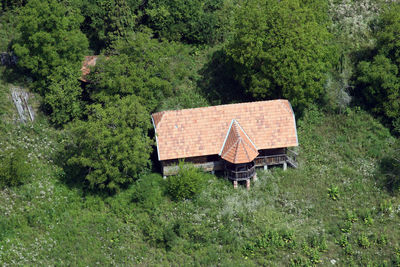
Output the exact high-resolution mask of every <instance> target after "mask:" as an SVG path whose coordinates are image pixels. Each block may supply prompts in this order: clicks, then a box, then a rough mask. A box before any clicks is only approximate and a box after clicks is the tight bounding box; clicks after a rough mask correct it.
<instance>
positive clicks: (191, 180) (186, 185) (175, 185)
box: [167, 162, 207, 200]
mask: <svg viewBox="0 0 400 267" xmlns="http://www.w3.org/2000/svg"><path fill="white" fill-rule="evenodd" d="M206 180H207V176H206V175H205V174H204V173H202V172H201V170H199V169H198V168H196V167H194V166H193V165H188V164H185V163H184V162H180V163H179V173H178V174H177V175H175V176H171V177H169V178H168V182H167V192H168V194H169V196H170V197H171V198H172V199H174V200H183V199H192V198H194V197H195V196H196V195H197V194H199V193H200V192H201V190H202V189H203V186H204V183H205V182H206Z"/></svg>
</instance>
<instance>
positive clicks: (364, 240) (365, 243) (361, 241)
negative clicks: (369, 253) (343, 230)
mask: <svg viewBox="0 0 400 267" xmlns="http://www.w3.org/2000/svg"><path fill="white" fill-rule="evenodd" d="M358 245H359V246H360V247H362V248H369V246H371V242H370V241H369V239H368V237H367V236H366V235H365V234H364V233H363V234H361V235H360V236H359V237H358Z"/></svg>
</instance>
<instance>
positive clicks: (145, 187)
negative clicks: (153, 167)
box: [132, 174, 165, 210]
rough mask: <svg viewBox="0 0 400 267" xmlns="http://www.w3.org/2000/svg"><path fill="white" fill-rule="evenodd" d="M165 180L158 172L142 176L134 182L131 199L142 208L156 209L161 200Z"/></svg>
mask: <svg viewBox="0 0 400 267" xmlns="http://www.w3.org/2000/svg"><path fill="white" fill-rule="evenodd" d="M164 184H165V182H164V180H163V178H162V177H161V176H160V175H159V174H150V175H145V176H142V177H141V178H140V179H139V180H138V181H136V183H135V184H134V191H133V196H132V199H133V201H134V202H137V203H138V204H140V206H142V207H143V208H144V209H149V210H151V209H156V208H157V207H158V206H159V205H160V204H161V202H162V201H163V196H164V191H165V188H164V187H165V185H164Z"/></svg>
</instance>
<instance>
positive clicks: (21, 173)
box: [0, 149, 31, 187]
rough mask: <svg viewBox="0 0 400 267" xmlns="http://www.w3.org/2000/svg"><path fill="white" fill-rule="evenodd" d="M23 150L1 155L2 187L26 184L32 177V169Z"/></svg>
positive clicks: (0, 185) (0, 172)
mask: <svg viewBox="0 0 400 267" xmlns="http://www.w3.org/2000/svg"><path fill="white" fill-rule="evenodd" d="M25 155H26V153H25V152H24V151H23V150H22V149H15V150H12V151H8V152H7V154H6V155H0V187H3V186H18V185H21V184H24V183H25V182H26V181H27V180H28V178H29V176H30V174H31V173H30V168H29V165H28V163H27V162H26V158H25Z"/></svg>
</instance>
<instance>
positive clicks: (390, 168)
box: [378, 141, 400, 193]
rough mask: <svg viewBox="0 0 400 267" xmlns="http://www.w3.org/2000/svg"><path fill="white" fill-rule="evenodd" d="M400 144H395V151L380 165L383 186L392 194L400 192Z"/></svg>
mask: <svg viewBox="0 0 400 267" xmlns="http://www.w3.org/2000/svg"><path fill="white" fill-rule="evenodd" d="M399 151H400V142H399V141H397V142H396V143H395V144H394V150H393V151H392V152H390V153H388V154H387V155H385V157H384V158H382V159H381V161H380V164H379V170H378V176H379V177H380V178H381V180H382V183H383V185H384V186H385V187H386V188H387V189H388V190H389V192H391V193H398V192H400V156H399Z"/></svg>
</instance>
